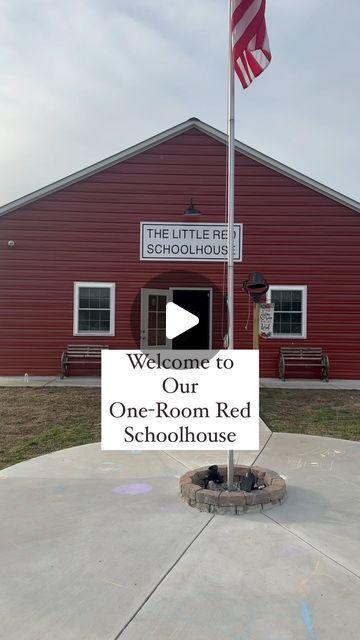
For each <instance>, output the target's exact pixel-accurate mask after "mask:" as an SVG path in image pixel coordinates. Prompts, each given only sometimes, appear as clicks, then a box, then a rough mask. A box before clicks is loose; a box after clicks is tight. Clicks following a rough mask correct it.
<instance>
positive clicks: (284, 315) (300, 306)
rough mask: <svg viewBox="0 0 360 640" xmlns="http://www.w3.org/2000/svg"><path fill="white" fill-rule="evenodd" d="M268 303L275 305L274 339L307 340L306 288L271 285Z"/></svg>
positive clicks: (301, 286)
mask: <svg viewBox="0 0 360 640" xmlns="http://www.w3.org/2000/svg"><path fill="white" fill-rule="evenodd" d="M267 301H268V302H272V303H273V304H274V305H275V310H274V329H273V333H272V337H273V338H306V316H307V287H306V286H303V285H271V286H270V287H269V291H268V292H267Z"/></svg>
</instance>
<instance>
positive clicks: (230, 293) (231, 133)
mask: <svg viewBox="0 0 360 640" xmlns="http://www.w3.org/2000/svg"><path fill="white" fill-rule="evenodd" d="M231 18H232V1H231V0H229V70H228V73H229V78H228V83H229V86H228V91H229V93H228V185H227V192H228V193H227V195H228V199H227V214H228V265H227V307H228V349H233V348H234V239H233V238H234V182H235V117H234V114H235V97H234V67H233V62H232V29H231ZM227 467H228V477H227V480H228V490H229V491H232V489H233V483H234V451H230V450H229V451H228V453H227Z"/></svg>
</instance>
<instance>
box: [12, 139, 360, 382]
mask: <svg viewBox="0 0 360 640" xmlns="http://www.w3.org/2000/svg"><path fill="white" fill-rule="evenodd" d="M225 167H226V148H225V146H224V145H223V144H221V143H220V142H217V141H215V140H213V139H212V138H210V137H209V136H207V135H205V134H204V133H202V132H199V131H198V130H196V129H192V130H190V131H189V132H187V133H182V134H180V135H178V136H177V137H175V138H173V139H172V140H170V141H168V142H164V143H162V144H160V145H158V146H157V147H155V148H153V149H151V150H148V151H145V152H143V153H141V154H139V155H137V156H135V157H133V158H131V159H129V160H127V161H124V162H122V163H119V164H117V165H116V166H114V167H112V168H110V169H106V170H103V171H102V172H100V173H98V174H96V175H94V176H92V177H90V178H86V179H84V180H82V181H81V182H78V183H77V184H74V185H72V186H69V187H65V188H63V189H62V190H60V191H58V192H56V193H53V194H52V195H48V196H46V197H44V198H42V199H41V200H38V201H37V202H34V203H32V204H29V205H27V206H23V207H22V208H21V209H18V210H16V211H14V212H12V213H9V214H7V215H5V216H3V217H2V218H0V238H1V243H0V359H1V362H0V375H23V374H24V373H25V372H27V373H29V375H45V374H49V375H50V374H51V375H52V374H53V375H57V374H58V372H59V360H60V354H61V352H62V350H63V348H64V346H65V345H66V344H68V343H71V342H84V343H88V342H93V343H104V344H109V345H111V346H112V347H113V348H115V347H117V348H127V347H137V346H138V342H135V341H134V338H133V334H132V330H131V318H135V322H137V329H136V331H135V334H136V333H137V335H139V290H140V288H141V287H144V286H145V285H146V283H147V282H148V281H149V280H151V279H152V278H156V277H162V279H163V281H164V286H189V285H191V286H194V287H195V286H197V285H198V286H201V282H200V281H197V280H196V274H199V275H200V276H201V275H204V276H206V277H207V278H209V279H210V280H212V281H213V282H214V283H215V285H216V286H217V287H219V289H220V290H222V287H223V271H224V267H223V264H221V263H216V264H211V263H206V262H203V263H198V264H196V263H176V262H140V260H139V223H140V221H146V220H148V221H164V222H183V221H184V216H183V215H182V213H183V211H184V209H185V208H186V206H187V205H188V203H189V199H190V197H192V198H193V199H194V203H195V205H196V207H197V208H199V209H200V210H201V211H202V213H203V215H202V216H201V219H200V221H201V222H223V221H224V220H225V206H226V190H225ZM235 216H236V221H237V222H242V223H243V224H244V245H243V252H244V260H243V263H241V264H236V268H235V283H236V295H235V324H236V327H235V343H236V347H238V348H240V347H243V348H250V347H251V322H250V325H249V330H248V331H247V332H246V331H245V324H246V319H247V313H248V301H247V297H246V296H245V294H244V293H242V292H241V289H240V285H241V282H242V280H244V279H245V278H246V277H247V275H248V273H249V272H251V271H254V270H257V271H258V270H259V271H262V272H263V273H264V275H265V276H266V277H267V279H268V281H269V282H270V283H271V284H289V285H295V284H299V285H307V287H308V317H307V320H308V331H307V335H308V337H307V339H306V340H301V339H300V340H293V341H291V340H279V339H269V340H266V341H265V340H262V341H261V375H262V376H264V377H273V376H276V375H277V355H278V351H279V347H280V345H283V344H284V345H286V344H296V345H297V344H298V345H305V344H308V345H313V346H322V347H323V348H324V349H325V350H326V351H327V352H328V354H329V357H330V363H331V377H333V378H360V346H359V343H358V338H359V317H360V295H359V282H360V260H359V240H360V215H359V214H357V213H356V212H354V211H352V210H351V209H348V208H347V207H345V206H343V205H341V204H338V203H336V202H334V201H333V200H331V199H329V198H327V197H326V196H324V195H322V194H319V193H317V192H315V191H313V190H312V189H310V188H308V187H306V186H303V185H301V184H299V183H297V182H295V181H293V180H292V179H290V178H287V177H285V176H283V175H281V174H279V173H277V172H275V171H274V170H272V169H269V168H267V167H265V166H263V165H261V164H258V163H257V162H255V161H253V160H250V159H249V158H247V157H245V156H242V155H240V154H239V153H238V154H237V162H236V207H235ZM8 240H14V241H15V243H16V245H15V247H14V248H13V249H10V248H9V247H8V246H7V242H8ZM185 269H186V270H191V271H192V272H193V273H194V277H193V280H192V281H191V283H189V282H186V281H185V280H184V276H183V275H182V273H181V272H183V271H184V270H185ZM165 271H171V272H177V276H174V277H173V278H172V280H171V282H169V281H168V280H167V279H166V277H165V278H164V276H161V274H163V273H164V272H165ZM75 281H87V282H91V281H94V282H115V283H116V335H115V337H112V338H104V337H101V338H99V337H98V338H79V337H73V283H74V282H75ZM214 303H215V307H214V318H213V337H214V340H213V346H215V347H216V346H217V347H219V346H221V338H222V335H221V334H222V312H221V308H222V301H221V300H219V299H216V300H215V301H214Z"/></svg>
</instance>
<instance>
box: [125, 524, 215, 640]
mask: <svg viewBox="0 0 360 640" xmlns="http://www.w3.org/2000/svg"><path fill="white" fill-rule="evenodd" d="M215 515H216V514H215V513H214V514H213V515H212V516H211V518H210V519H209V520H208V521H207V522H206V523H205V525H204V526H203V527H202V528H201V529H200V531H199V533H197V534H196V536H195V538H193V539H192V540H191V542H190V543H189V544H188V546H187V547H186V548H185V549H184V551H183V552H182V553H181V554H180V555H179V557H178V558H177V559H176V560H175V562H174V563H173V564H172V565H171V567H170V568H169V569H168V570H167V571H166V572H165V573H164V575H163V577H162V578H161V579H160V580H159V582H158V583H157V584H156V585H155V587H154V588H153V589H152V590H151V591H150V593H149V595H148V596H146V598H145V600H144V601H143V602H142V603H141V605H140V606H139V607H138V608H137V609H136V611H135V613H133V615H132V616H131V618H129V620H128V621H127V622H126V624H124V626H123V627H122V629H120V631H119V633H118V634H117V635H116V636H115V638H114V640H118V639H119V638H120V637H121V636H122V634H123V633H124V631H125V630H126V629H127V628H128V626H129V625H130V624H131V622H132V621H133V620H134V619H135V618H136V616H137V615H138V613H140V611H141V609H142V608H143V607H144V606H145V605H146V603H147V602H148V601H149V600H150V598H151V596H153V595H154V593H155V591H157V589H158V588H159V587H160V586H161V585H162V583H163V582H164V580H165V578H167V577H168V575H169V574H170V573H171V572H172V570H173V569H174V568H175V567H176V565H177V564H178V563H179V562H180V560H181V559H182V558H183V557H184V555H185V553H186V552H187V551H188V550H189V549H190V547H191V546H192V545H193V544H194V542H195V541H196V540H197V539H198V538H199V537H200V536H201V534H202V532H203V531H204V530H205V529H206V527H207V526H208V525H209V524H210V522H212V520H213V519H214V518H215Z"/></svg>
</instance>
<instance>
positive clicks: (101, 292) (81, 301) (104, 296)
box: [74, 282, 115, 336]
mask: <svg viewBox="0 0 360 640" xmlns="http://www.w3.org/2000/svg"><path fill="white" fill-rule="evenodd" d="M74 335H75V336H113V335H115V284H114V283H109V282H75V283H74Z"/></svg>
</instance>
